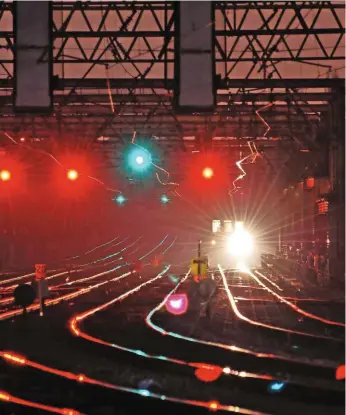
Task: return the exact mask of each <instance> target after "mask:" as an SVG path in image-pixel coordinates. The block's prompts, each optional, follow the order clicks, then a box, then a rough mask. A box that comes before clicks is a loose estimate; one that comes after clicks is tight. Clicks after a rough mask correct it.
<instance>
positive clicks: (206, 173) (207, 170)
mask: <svg viewBox="0 0 346 415" xmlns="http://www.w3.org/2000/svg"><path fill="white" fill-rule="evenodd" d="M202 174H203V177H204V178H206V179H211V178H212V177H213V176H214V171H213V169H211V168H210V167H206V168H205V169H204V170H203V172H202Z"/></svg>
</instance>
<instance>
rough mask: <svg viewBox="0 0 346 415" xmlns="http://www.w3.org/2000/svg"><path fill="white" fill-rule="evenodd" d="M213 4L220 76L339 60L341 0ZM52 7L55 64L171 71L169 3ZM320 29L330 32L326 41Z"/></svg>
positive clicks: (3, 9)
mask: <svg viewBox="0 0 346 415" xmlns="http://www.w3.org/2000/svg"><path fill="white" fill-rule="evenodd" d="M214 9H215V60H216V63H217V71H218V72H219V71H224V70H225V69H224V68H223V66H222V65H221V66H220V65H218V63H219V64H221V63H224V64H227V63H229V64H232V65H226V66H227V68H226V72H227V73H224V74H223V75H224V77H227V76H229V75H230V74H231V73H232V72H234V71H235V68H236V67H238V66H239V65H241V64H245V63H246V64H254V65H255V66H257V69H259V70H262V69H263V68H262V67H263V65H265V66H269V68H268V71H269V73H270V70H271V69H273V68H272V66H273V65H272V64H273V63H275V64H278V63H279V62H284V61H291V62H299V63H310V64H319V63H320V62H322V61H325V63H328V61H333V60H344V59H345V56H344V55H345V53H344V50H343V47H342V42H343V41H344V37H345V27H344V22H343V19H342V12H343V10H344V5H343V4H342V3H333V2H329V1H320V2H296V1H288V2H285V3H284V4H283V2H278V1H273V2H261V1H258V2H255V1H248V2H237V1H232V2H215V3H214ZM53 10H54V13H53V15H54V24H53V46H54V62H55V64H67V63H70V64H71V65H74V66H75V65H77V64H90V66H89V68H88V71H89V73H90V72H92V71H93V70H94V69H95V67H94V66H93V65H105V64H109V65H121V64H128V65H129V67H131V68H132V71H133V72H131V73H132V76H133V77H143V78H149V77H151V76H152V75H151V74H152V73H153V72H155V71H154V67H155V66H156V65H157V64H162V65H163V66H164V68H161V73H162V77H164V78H165V79H167V78H172V77H173V63H174V36H175V26H174V22H175V13H176V12H175V6H174V2H133V3H127V2H75V3H73V2H69V3H66V4H65V3H64V2H54V3H53ZM6 14H12V3H5V2H2V3H1V4H0V27H1V26H3V27H6V26H8V24H6V26H4V25H2V24H1V23H2V19H4V18H5V17H6ZM7 23H8V22H7ZM322 35H328V36H329V40H328V42H330V45H328V46H329V47H326V46H325V44H324V42H323V40H322V39H321V36H322ZM331 36H332V38H331ZM0 38H1V40H2V42H1V43H2V48H3V50H4V51H5V50H7V52H8V53H6V54H3V56H2V57H1V59H0V61H1V63H2V64H10V63H13V50H14V44H13V30H12V29H11V28H9V29H8V30H2V31H0ZM86 38H87V40H88V42H87V43H86V41H85V39H86ZM311 42H313V45H314V48H315V51H314V53H311V51H309V45H310V46H311ZM137 49H140V52H139V53H138V50H137ZM237 49H241V53H239V51H237ZM5 55H6V56H5ZM138 65H142V66H143V65H144V66H143V67H142V66H141V67H139V66H138ZM148 65H149V66H148ZM247 66H248V65H247ZM155 69H156V68H155Z"/></svg>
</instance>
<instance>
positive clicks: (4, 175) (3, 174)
mask: <svg viewBox="0 0 346 415" xmlns="http://www.w3.org/2000/svg"><path fill="white" fill-rule="evenodd" d="M0 179H1V180H2V181H3V182H8V181H9V180H10V179H11V173H10V172H9V171H8V170H1V171H0Z"/></svg>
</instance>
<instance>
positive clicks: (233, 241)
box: [227, 222, 253, 257]
mask: <svg viewBox="0 0 346 415" xmlns="http://www.w3.org/2000/svg"><path fill="white" fill-rule="evenodd" d="M252 249H253V239H252V236H251V235H250V234H249V232H247V231H246V230H245V229H244V227H243V223H242V222H236V224H235V231H234V232H233V234H232V235H231V236H230V237H229V238H228V241H227V250H228V252H229V253H230V254H231V255H232V256H235V257H247V256H249V255H251V254H252Z"/></svg>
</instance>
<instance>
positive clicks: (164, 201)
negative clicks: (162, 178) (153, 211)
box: [161, 195, 170, 205]
mask: <svg viewBox="0 0 346 415" xmlns="http://www.w3.org/2000/svg"><path fill="white" fill-rule="evenodd" d="M169 200H170V199H169V197H168V196H166V195H162V196H161V202H162V203H163V204H164V205H165V204H167V203H168V202H169Z"/></svg>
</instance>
